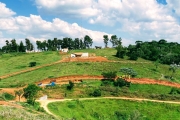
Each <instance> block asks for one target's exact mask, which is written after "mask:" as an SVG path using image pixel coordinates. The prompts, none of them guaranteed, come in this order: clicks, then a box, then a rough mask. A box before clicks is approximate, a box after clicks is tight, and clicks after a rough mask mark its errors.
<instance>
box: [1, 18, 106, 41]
mask: <svg viewBox="0 0 180 120" xmlns="http://www.w3.org/2000/svg"><path fill="white" fill-rule="evenodd" d="M1 20H2V21H4V19H0V21H1ZM0 28H3V29H2V30H3V33H8V35H10V36H13V38H14V37H15V38H16V39H17V41H18V42H19V41H20V40H22V36H24V38H26V37H27V38H29V39H31V40H32V41H33V42H34V43H35V41H36V40H45V39H46V40H47V39H53V38H54V37H57V38H62V37H72V38H76V37H78V38H82V37H84V36H85V35H89V36H90V37H91V38H92V39H93V41H94V42H95V43H99V42H101V40H102V37H103V35H104V34H107V33H104V32H99V31H92V30H88V29H85V28H82V27H80V26H79V25H78V24H77V23H73V24H69V23H67V22H65V21H63V20H61V19H59V18H55V19H53V21H52V22H48V21H46V20H43V19H42V18H41V17H40V16H37V15H30V17H24V16H17V17H14V18H12V17H10V18H6V20H5V22H4V23H2V24H1V22H0ZM11 39H12V38H11ZM11 39H10V40H11ZM1 42H2V39H1Z"/></svg>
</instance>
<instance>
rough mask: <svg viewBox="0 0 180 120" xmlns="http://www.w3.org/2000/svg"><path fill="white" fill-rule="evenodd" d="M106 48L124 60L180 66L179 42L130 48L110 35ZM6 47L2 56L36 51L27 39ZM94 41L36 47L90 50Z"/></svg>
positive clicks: (41, 43) (66, 40)
mask: <svg viewBox="0 0 180 120" xmlns="http://www.w3.org/2000/svg"><path fill="white" fill-rule="evenodd" d="M102 41H103V42H104V47H105V48H107V47H108V43H109V42H110V43H111V44H112V47H113V48H115V49H116V50H117V53H116V57H119V58H124V57H125V56H128V59H130V60H137V59H138V57H140V58H143V59H146V60H151V61H156V62H158V63H162V64H179V63H180V44H178V43H177V42H167V41H166V40H164V39H161V40H159V41H155V40H152V41H150V42H149V41H145V42H143V41H136V42H135V45H131V44H130V45H129V46H128V47H125V46H122V42H121V41H122V39H121V38H118V37H117V36H116V35H112V36H111V37H110V38H109V37H108V35H103V36H102ZM5 43H6V45H5V46H3V47H2V48H0V54H3V53H12V52H18V53H19V52H26V51H34V50H35V49H34V48H35V47H34V46H33V44H32V43H31V41H30V40H29V39H27V38H26V39H25V43H23V42H22V41H21V42H20V44H18V43H16V40H15V39H12V40H10V41H9V40H6V41H5ZM92 44H93V39H92V38H91V37H90V36H88V35H85V36H84V38H83V39H80V38H75V39H74V40H73V39H72V38H68V37H66V38H63V39H57V38H54V39H53V40H51V39H48V40H44V41H39V40H37V41H36V46H37V49H38V50H39V51H57V50H60V49H62V48H68V49H70V50H75V49H89V48H91V47H92Z"/></svg>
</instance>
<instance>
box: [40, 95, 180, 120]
mask: <svg viewBox="0 0 180 120" xmlns="http://www.w3.org/2000/svg"><path fill="white" fill-rule="evenodd" d="M95 99H119V100H131V101H149V102H157V103H167V104H180V102H174V101H162V100H152V99H144V98H128V97H99V98H78V100H95ZM71 100H75V99H52V100H51V99H50V100H37V102H40V104H41V107H43V108H44V110H45V111H46V112H47V113H48V114H50V115H53V116H54V117H56V118H59V117H58V116H56V115H55V114H53V113H51V112H50V111H49V109H48V107H47V106H48V104H49V103H52V102H63V101H71Z"/></svg>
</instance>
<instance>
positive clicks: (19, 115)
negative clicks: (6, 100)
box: [0, 106, 55, 120]
mask: <svg viewBox="0 0 180 120" xmlns="http://www.w3.org/2000/svg"><path fill="white" fill-rule="evenodd" d="M0 120H55V118H54V117H52V116H50V115H47V114H45V113H32V112H30V111H27V110H24V109H22V108H15V107H8V106H0Z"/></svg>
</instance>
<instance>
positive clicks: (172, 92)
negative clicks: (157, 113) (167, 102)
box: [169, 88, 180, 94]
mask: <svg viewBox="0 0 180 120" xmlns="http://www.w3.org/2000/svg"><path fill="white" fill-rule="evenodd" d="M169 94H180V89H178V88H172V89H171V91H170V93H169Z"/></svg>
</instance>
